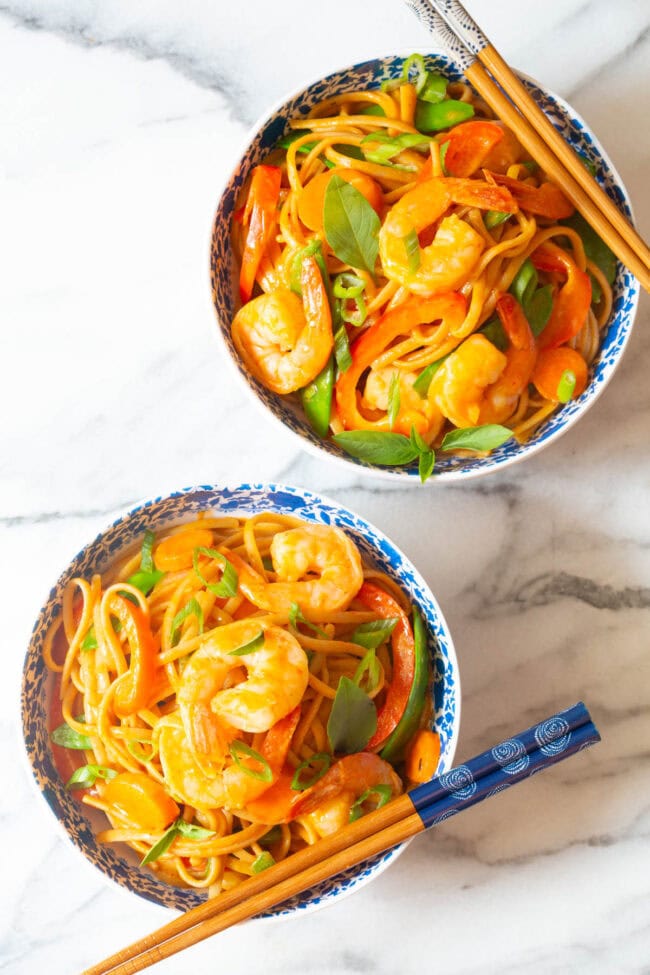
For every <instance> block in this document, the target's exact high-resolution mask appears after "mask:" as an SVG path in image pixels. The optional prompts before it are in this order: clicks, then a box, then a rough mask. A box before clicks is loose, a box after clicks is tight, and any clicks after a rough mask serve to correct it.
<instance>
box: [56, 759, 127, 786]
mask: <svg viewBox="0 0 650 975" xmlns="http://www.w3.org/2000/svg"><path fill="white" fill-rule="evenodd" d="M116 775H117V772H116V771H115V769H112V768H107V767H106V766H105V765H82V766H81V768H78V769H76V770H75V771H74V772H73V773H72V775H71V776H70V778H69V779H68V781H67V782H66V784H65V787H66V791H69V790H70V789H90V788H92V786H94V784H95V782H96V781H97V779H105V780H106V781H107V782H108V780H109V779H114V778H115V776H116Z"/></svg>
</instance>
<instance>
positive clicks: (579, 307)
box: [530, 242, 591, 349]
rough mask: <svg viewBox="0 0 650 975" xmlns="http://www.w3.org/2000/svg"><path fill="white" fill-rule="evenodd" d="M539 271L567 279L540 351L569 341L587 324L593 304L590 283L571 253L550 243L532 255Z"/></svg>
mask: <svg viewBox="0 0 650 975" xmlns="http://www.w3.org/2000/svg"><path fill="white" fill-rule="evenodd" d="M530 259H531V261H532V262H533V264H534V265H535V267H536V268H537V270H538V271H551V272H553V273H557V274H563V275H565V276H566V282H565V284H564V285H563V286H562V287H561V288H560V290H559V292H558V294H557V295H556V297H555V299H554V301H553V310H552V312H551V317H550V318H549V320H548V322H547V324H546V326H545V328H544V330H543V332H542V333H541V335H539V337H538V339H537V346H538V348H539V349H554V348H557V346H558V345H564V344H565V342H569V341H570V340H571V339H572V338H573V336H574V335H577V334H578V332H579V331H580V329H581V328H582V326H583V325H584V323H585V320H586V318H587V314H588V312H589V307H590V305H591V280H590V278H589V275H588V274H587V272H586V271H581V270H580V268H579V267H578V266H577V264H576V262H575V261H574V260H573V258H572V257H571V255H570V254H567V252H566V251H565V250H562V248H561V247H558V246H557V244H551V243H549V242H547V243H545V244H542V245H541V246H540V247H538V248H537V249H536V250H535V251H533V253H532V254H531V256H530Z"/></svg>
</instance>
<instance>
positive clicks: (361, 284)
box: [332, 271, 366, 298]
mask: <svg viewBox="0 0 650 975" xmlns="http://www.w3.org/2000/svg"><path fill="white" fill-rule="evenodd" d="M365 287H366V282H365V281H364V280H363V278H358V277H357V275H356V274H351V273H350V272H349V271H343V273H342V274H337V275H336V277H335V278H334V284H333V286H332V291H333V293H334V297H335V298H358V297H359V295H362V294H363V292H364V289H365Z"/></svg>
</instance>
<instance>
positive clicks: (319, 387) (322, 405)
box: [300, 355, 334, 437]
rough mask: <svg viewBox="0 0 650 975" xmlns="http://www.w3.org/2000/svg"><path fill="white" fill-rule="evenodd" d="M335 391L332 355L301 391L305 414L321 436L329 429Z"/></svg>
mask: <svg viewBox="0 0 650 975" xmlns="http://www.w3.org/2000/svg"><path fill="white" fill-rule="evenodd" d="M333 393H334V356H333V355H331V356H330V357H329V360H328V362H327V364H326V366H325V367H324V368H323V369H322V370H321V371H320V372H319V374H318V375H317V376H316V378H315V379H314V380H312V382H310V383H309V385H308V386H305V388H304V389H302V390H301V391H300V398H301V400H302V408H303V410H304V411H305V416H306V417H307V419H308V420H309V422H310V423H311V425H312V427H313V429H314V431H315V432H316V433H317V434H318V436H319V437H326V436H327V431H328V430H329V426H330V416H331V414H332V395H333Z"/></svg>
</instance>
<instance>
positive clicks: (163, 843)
mask: <svg viewBox="0 0 650 975" xmlns="http://www.w3.org/2000/svg"><path fill="white" fill-rule="evenodd" d="M177 836H178V820H176V822H175V823H172V824H171V826H170V827H169V829H167V830H165V832H164V833H163V835H162V836H161V837H160V839H159V840H158V842H157V843H154V845H153V846H152V847H151V849H150V850H149V852H148V853H147V854H145V856H144V857H143V858H142V860H140V866H141V867H144V866H146V864H147V863H153V861H154V860H157V859H158V858H159V857H161V856H162V855H163V853H166V852H167V850H168V849H169V847H170V846H171V845H172V843H173V842H174V840H175V839H176V837H177Z"/></svg>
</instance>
